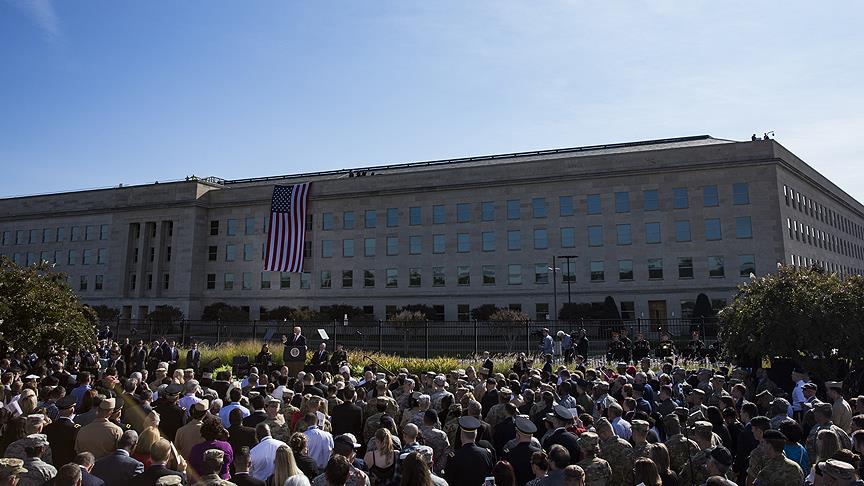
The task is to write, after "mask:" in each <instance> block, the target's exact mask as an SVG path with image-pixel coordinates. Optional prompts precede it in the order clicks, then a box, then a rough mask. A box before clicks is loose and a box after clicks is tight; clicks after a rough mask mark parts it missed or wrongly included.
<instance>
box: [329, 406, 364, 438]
mask: <svg viewBox="0 0 864 486" xmlns="http://www.w3.org/2000/svg"><path fill="white" fill-rule="evenodd" d="M330 413H331V417H330V424H331V425H332V426H333V437H336V436H337V435H341V434H347V433H350V434H354V437H363V409H362V408H360V407H359V406H357V405H355V404H354V403H348V402H345V403H342V404H339V405H336V406H335V407H333V410H331V411H330Z"/></svg>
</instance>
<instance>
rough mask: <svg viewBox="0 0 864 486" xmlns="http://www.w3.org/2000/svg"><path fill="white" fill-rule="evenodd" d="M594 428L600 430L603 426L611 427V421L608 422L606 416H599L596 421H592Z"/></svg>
mask: <svg viewBox="0 0 864 486" xmlns="http://www.w3.org/2000/svg"><path fill="white" fill-rule="evenodd" d="M594 428H595V429H596V430H600V429H603V428H607V429H611V428H612V423H611V422H609V419H607V418H606V417H600V418H599V419H597V421H596V422H594Z"/></svg>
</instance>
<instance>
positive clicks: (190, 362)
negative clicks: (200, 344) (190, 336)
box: [186, 349, 221, 398]
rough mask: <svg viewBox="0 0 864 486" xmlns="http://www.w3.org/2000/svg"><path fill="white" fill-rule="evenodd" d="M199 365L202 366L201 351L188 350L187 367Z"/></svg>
mask: <svg viewBox="0 0 864 486" xmlns="http://www.w3.org/2000/svg"><path fill="white" fill-rule="evenodd" d="M199 366H201V351H199V350H197V349H190V350H189V351H187V352H186V367H187V368H193V369H194V368H198V367H199ZM220 398H221V397H220Z"/></svg>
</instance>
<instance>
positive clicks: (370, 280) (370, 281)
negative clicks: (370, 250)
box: [363, 270, 375, 287]
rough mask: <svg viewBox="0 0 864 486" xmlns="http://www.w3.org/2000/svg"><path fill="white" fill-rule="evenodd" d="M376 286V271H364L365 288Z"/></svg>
mask: <svg viewBox="0 0 864 486" xmlns="http://www.w3.org/2000/svg"><path fill="white" fill-rule="evenodd" d="M374 286H375V270H363V287H374Z"/></svg>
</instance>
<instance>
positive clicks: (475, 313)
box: [471, 304, 498, 321]
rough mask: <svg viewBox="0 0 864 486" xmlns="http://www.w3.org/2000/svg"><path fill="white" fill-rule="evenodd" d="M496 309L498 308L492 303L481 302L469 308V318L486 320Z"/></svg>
mask: <svg viewBox="0 0 864 486" xmlns="http://www.w3.org/2000/svg"><path fill="white" fill-rule="evenodd" d="M497 310H498V308H497V307H495V306H494V305H492V304H483V305H481V306H480V307H475V308H473V309H471V319H474V320H475V321H488V320H489V318H490V317H491V316H492V314H494V313H495V312H496V311H497Z"/></svg>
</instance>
